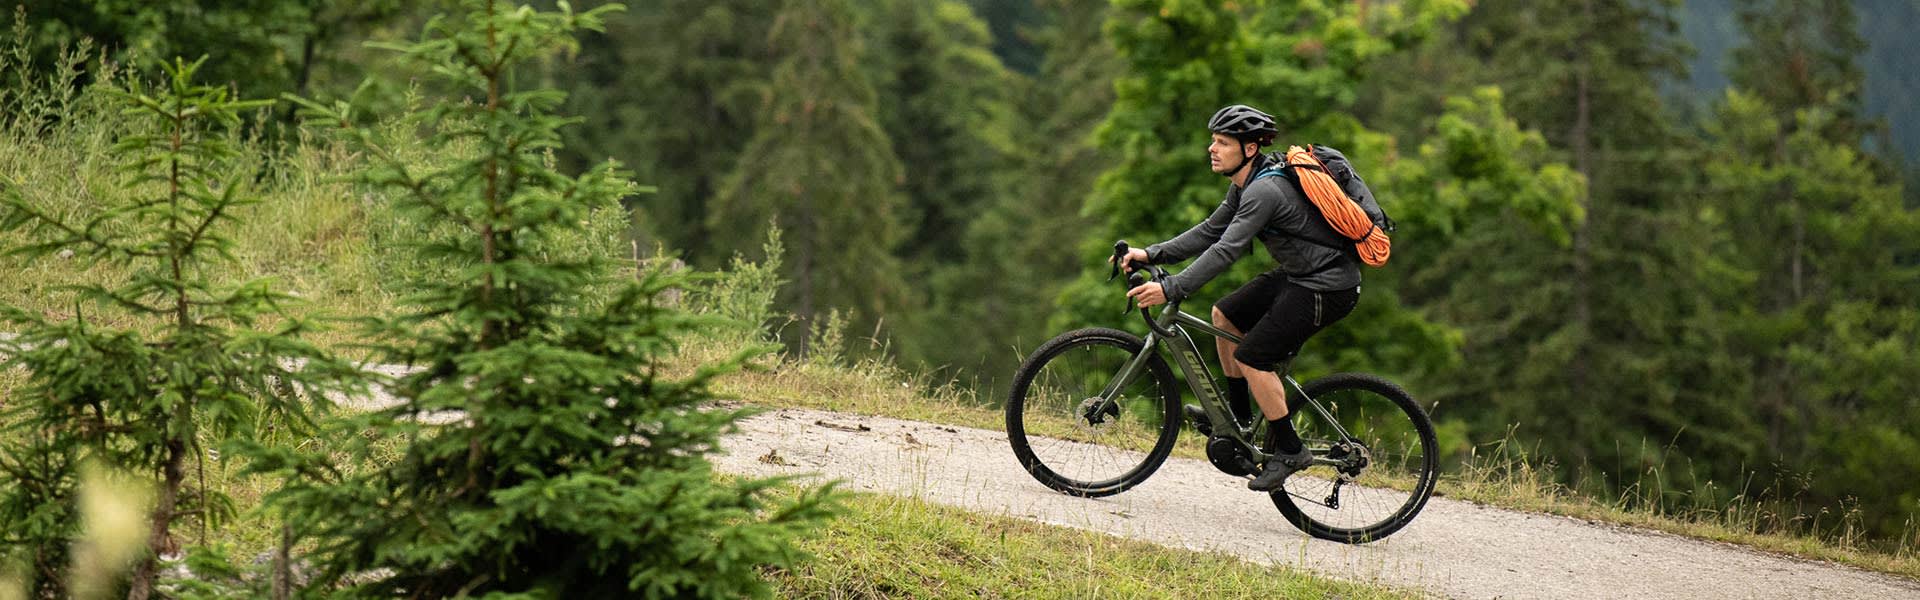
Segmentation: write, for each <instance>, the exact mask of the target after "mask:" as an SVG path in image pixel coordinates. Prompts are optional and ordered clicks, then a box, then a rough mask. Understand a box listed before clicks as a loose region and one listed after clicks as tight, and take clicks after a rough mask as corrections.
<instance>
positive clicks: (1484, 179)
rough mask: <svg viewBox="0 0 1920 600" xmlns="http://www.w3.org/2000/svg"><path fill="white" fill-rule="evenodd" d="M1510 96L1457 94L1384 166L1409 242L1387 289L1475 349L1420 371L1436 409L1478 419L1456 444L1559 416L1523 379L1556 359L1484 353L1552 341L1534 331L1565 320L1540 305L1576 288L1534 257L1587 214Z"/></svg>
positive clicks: (1423, 389)
mask: <svg viewBox="0 0 1920 600" xmlns="http://www.w3.org/2000/svg"><path fill="white" fill-rule="evenodd" d="M1503 100H1504V98H1503V97H1502V95H1501V94H1500V92H1499V90H1498V89H1497V88H1482V89H1480V90H1478V91H1477V92H1475V93H1474V94H1472V95H1470V96H1462V97H1457V98H1453V99H1451V100H1449V101H1448V102H1447V110H1446V112H1445V113H1444V114H1442V115H1441V116H1440V117H1439V118H1438V119H1436V120H1434V121H1433V122H1432V124H1431V127H1432V132H1431V134H1429V135H1426V136H1424V137H1425V139H1426V141H1425V142H1423V143H1422V144H1421V145H1420V148H1419V154H1418V156H1417V158H1413V159H1409V160H1402V161H1400V162H1397V163H1395V164H1394V168H1393V169H1392V170H1391V171H1390V172H1389V173H1388V181H1390V182H1391V183H1390V185H1389V186H1388V189H1390V190H1391V191H1392V193H1393V194H1394V198H1395V199H1396V200H1397V201H1398V202H1399V203H1400V206H1402V207H1404V208H1402V209H1401V210H1400V211H1399V212H1397V213H1395V214H1396V218H1398V219H1400V223H1401V227H1400V233H1399V234H1397V235H1396V236H1395V238H1394V243H1395V245H1396V246H1398V247H1400V248H1402V249H1406V250H1411V251H1405V252H1403V253H1402V254H1400V256H1398V257H1396V258H1395V259H1394V260H1395V261H1396V262H1397V265H1396V266H1394V267H1393V269H1392V270H1393V271H1394V272H1395V273H1400V272H1404V273H1406V275H1405V276H1403V277H1398V278H1395V279H1393V280H1391V285H1392V287H1391V288H1390V289H1391V290H1393V291H1394V292H1395V293H1396V294H1397V296H1398V298H1399V300H1400V301H1401V302H1403V303H1405V304H1406V305H1408V306H1411V307H1418V308H1419V309H1420V310H1421V314H1423V315H1426V316H1427V317H1428V318H1430V319H1432V320H1433V321H1434V322H1436V323H1440V324H1444V326H1445V327H1447V329H1448V330H1449V331H1450V333H1451V335H1452V336H1453V339H1454V343H1456V344H1458V353H1459V355H1460V356H1461V357H1468V358H1472V360H1458V361H1455V362H1453V363H1450V364H1448V365H1447V368H1446V369H1444V370H1440V371H1436V372H1431V373H1426V374H1425V376H1423V377H1420V378H1419V381H1420V383H1421V384H1422V385H1420V386H1419V387H1418V389H1419V390H1420V392H1419V393H1420V394H1421V397H1422V399H1424V400H1428V401H1430V402H1433V403H1435V404H1437V405H1438V408H1437V409H1436V410H1435V411H1434V415H1435V417H1436V419H1438V420H1439V421H1440V422H1442V423H1446V422H1448V421H1449V420H1451V419H1467V420H1470V421H1472V425H1474V427H1470V428H1461V429H1457V430H1455V431H1456V432H1457V433H1456V435H1457V436H1459V437H1456V438H1455V439H1454V440H1452V441H1447V442H1444V443H1445V444H1447V445H1448V447H1450V448H1453V449H1456V450H1459V449H1463V448H1470V447H1471V445H1472V443H1473V441H1474V440H1475V439H1478V440H1480V441H1482V442H1486V441H1491V440H1493V439H1497V438H1498V437H1499V436H1500V435H1501V433H1502V432H1503V431H1504V429H1505V428H1506V427H1508V426H1509V424H1512V423H1530V422H1534V420H1536V419H1551V418H1553V416H1554V415H1555V412H1554V411H1553V410H1552V409H1551V408H1549V407H1548V405H1546V404H1542V403H1538V402H1537V401H1535V400H1532V399H1533V398H1535V397H1536V396H1537V393H1536V392H1538V389H1537V388H1535V387H1531V386H1530V385H1529V384H1525V383H1519V382H1516V381H1515V380H1516V378H1517V377H1520V376H1524V375H1525V374H1526V373H1529V372H1548V373H1551V372H1553V371H1552V370H1551V369H1541V370H1532V371H1529V370H1525V369H1522V370H1521V372H1519V373H1516V372H1515V371H1516V368H1515V365H1516V363H1515V362H1510V361H1509V360H1484V359H1482V358H1481V357H1486V356H1488V355H1490V354H1504V353H1508V352H1511V353H1514V354H1515V355H1517V356H1528V355H1530V354H1534V353H1545V352H1546V351H1547V348H1544V347H1542V344H1543V343H1542V342H1540V341H1537V340H1536V339H1535V338H1534V337H1533V336H1535V335H1536V332H1538V331H1540V330H1542V329H1551V328H1553V327H1555V326H1557V325H1558V324H1559V322H1560V319H1558V318H1557V316H1556V315H1555V314H1552V313H1544V312H1542V311H1539V310H1535V309H1534V307H1538V306H1543V305H1553V304H1555V303H1557V302H1560V301H1561V300H1560V299H1561V298H1564V297H1565V294H1566V293H1567V291H1568V286H1567V285H1566V284H1565V283H1563V282H1561V281H1552V280H1547V279H1545V278H1542V277H1538V276H1536V275H1532V274H1530V273H1529V269H1535V268H1539V269H1546V268H1551V267H1552V266H1553V265H1559V264H1564V263H1555V262H1548V263H1547V264H1535V263H1536V262H1538V261H1550V260H1551V259H1549V258H1547V257H1555V256H1559V255H1562V254H1563V253H1564V252H1565V251H1566V249H1567V247H1568V246H1569V245H1570V244H1571V233H1572V231H1573V227H1574V224H1575V223H1578V222H1579V221H1580V220H1581V219H1582V218H1583V216H1584V215H1583V213H1582V212H1581V210H1580V206H1579V204H1578V203H1577V202H1576V200H1575V199H1576V197H1577V196H1578V194H1579V192H1580V190H1581V189H1583V187H1584V184H1583V181H1582V180H1581V178H1580V176H1579V175H1578V174H1576V173H1574V172H1573V170H1572V169H1570V168H1568V167H1567V166H1566V165H1565V164H1562V163H1557V162H1552V161H1551V160H1550V158H1549V156H1550V155H1551V153H1550V152H1549V151H1548V148H1547V144H1546V141H1545V139H1544V138H1543V137H1542V136H1541V135H1540V133H1539V132H1537V131H1531V130H1524V129H1521V128H1520V126H1519V124H1518V123H1516V122H1515V121H1514V119H1513V118H1512V117H1511V116H1509V115H1508V114H1507V113H1506V109H1505V106H1504V102H1503ZM1495 224H1498V225H1495ZM1521 257H1526V258H1525V260H1521ZM1522 262H1524V263H1526V264H1525V268H1522V266H1521V265H1520V264H1517V263H1522ZM1362 343H1364V342H1362ZM1442 350H1443V351H1445V350H1446V349H1442ZM1511 360H1517V361H1521V362H1524V361H1525V359H1521V358H1517V357H1516V358H1513V359H1511Z"/></svg>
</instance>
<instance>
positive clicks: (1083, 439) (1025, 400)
mask: <svg viewBox="0 0 1920 600" xmlns="http://www.w3.org/2000/svg"><path fill="white" fill-rule="evenodd" d="M1142 351H1145V347H1144V345H1143V342H1142V340H1141V339H1140V338H1139V337H1138V336H1135V335H1133V334H1131V333H1127V332H1125V331H1120V330H1117V329H1106V328H1090V329H1079V330H1075V331H1069V332H1067V333H1064V334H1061V335H1060V336H1059V337H1055V338H1053V339H1052V340H1050V341H1048V342H1047V343H1046V344H1043V345H1041V346H1040V348H1039V349H1038V350H1034V352H1033V355H1032V356H1029V357H1027V361H1026V363H1025V364H1022V365H1021V366H1020V371H1019V372H1018V373H1017V374H1016V375H1015V376H1014V380H1013V389H1012V390H1011V391H1010V392H1008V394H1007V439H1008V440H1009V441H1011V442H1012V443H1013V454H1014V456H1016V457H1018V458H1019V459H1020V466H1022V467H1025V468H1026V469H1027V472H1028V473H1030V474H1032V475H1033V478H1034V479H1037V480H1039V481H1040V483H1042V484H1045V485H1046V486H1047V487H1050V488H1053V489H1056V490H1059V491H1061V492H1065V493H1068V494H1072V495H1075V496H1088V497H1094V496H1107V495H1111V494H1117V493H1120V492H1123V491H1126V490H1127V488H1131V487H1133V486H1135V485H1139V484H1140V482H1142V481H1145V480H1146V479H1147V476H1149V475H1152V474H1153V472H1154V470H1156V469H1159V468H1160V465H1161V463H1164V462H1166V460H1167V454H1168V453H1170V452H1172V451H1173V440H1174V437H1175V436H1176V435H1177V434H1178V433H1179V431H1180V424H1181V421H1180V416H1179V415H1180V394H1179V391H1178V390H1179V388H1177V387H1175V385H1174V379H1173V371H1172V370H1171V369H1169V368H1168V367H1167V363H1166V361H1164V360H1161V358H1160V357H1159V356H1149V357H1147V363H1146V365H1145V368H1143V369H1141V370H1140V372H1139V374H1138V375H1137V376H1135V377H1134V378H1133V379H1132V380H1131V381H1126V382H1123V383H1121V385H1120V389H1119V394H1118V395H1116V396H1115V397H1114V401H1113V402H1102V401H1101V399H1100V398H1101V392H1102V391H1104V390H1105V389H1106V387H1107V385H1108V384H1109V383H1110V382H1112V381H1113V379H1114V377H1115V376H1117V375H1119V374H1120V371H1121V369H1122V368H1123V367H1125V366H1126V364H1127V362H1128V361H1130V360H1133V357H1134V356H1135V355H1136V354H1139V353H1140V352H1142Z"/></svg>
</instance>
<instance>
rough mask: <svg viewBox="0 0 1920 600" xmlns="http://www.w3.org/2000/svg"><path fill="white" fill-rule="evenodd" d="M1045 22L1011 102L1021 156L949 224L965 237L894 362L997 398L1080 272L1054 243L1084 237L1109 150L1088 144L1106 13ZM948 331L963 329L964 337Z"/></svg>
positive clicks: (1067, 7)
mask: <svg viewBox="0 0 1920 600" xmlns="http://www.w3.org/2000/svg"><path fill="white" fill-rule="evenodd" d="M1039 10H1042V11H1045V13H1046V14H1047V15H1048V16H1049V19H1048V20H1050V21H1051V22H1053V23H1056V25H1054V26H1053V27H1050V28H1048V29H1045V30H1041V31H1038V32H1035V33H1034V35H1033V41H1034V43H1036V44H1038V46H1039V47H1041V48H1043V49H1045V51H1046V55H1045V56H1046V59H1045V61H1044V62H1043V63H1042V64H1041V65H1040V68H1039V72H1038V73H1036V74H1035V76H1034V78H1033V79H1032V80H1030V81H1024V82H1021V84H1022V85H1024V86H1025V87H1024V89H1023V90H1021V91H1020V92H1019V93H1018V94H1017V95H1018V96H1020V97H1026V98H1030V99H1031V101H1028V102H1022V103H1020V104H1018V108H1019V110H1020V113H1019V115H1018V118H1019V120H1020V121H1021V122H1025V123H1031V124H1032V125H1031V126H1029V127H1025V128H1021V129H1020V130H1019V131H1017V132H1016V135H1018V140H1019V147H1020V148H1021V149H1022V151H1021V152H1019V153H1018V154H1019V156H1020V159H1019V160H1018V161H1014V164H1013V166H1012V167H1011V168H1003V169H1002V170H1000V171H998V173H999V175H998V178H1000V179H1001V180H1003V181H1004V183H1003V184H1002V185H1003V187H1005V188H1006V189H1005V191H1003V192H1002V193H1001V194H1000V195H998V196H997V197H992V198H985V199H982V200H981V201H979V202H978V203H977V205H976V206H977V208H976V209H974V210H973V211H971V214H969V215H967V217H966V218H965V219H964V221H965V222H964V224H960V223H956V224H955V227H956V230H957V231H958V232H959V234H960V235H962V236H963V237H961V238H960V240H959V241H958V243H956V244H953V245H949V246H946V247H944V248H942V249H941V251H942V252H943V253H945V254H946V255H947V256H946V257H944V258H945V260H947V261H950V264H949V265H948V267H947V268H944V269H941V270H939V271H938V272H936V273H935V274H934V275H933V277H932V281H931V284H932V286H931V287H932V289H933V292H934V293H933V298H932V302H931V303H930V306H927V307H924V308H922V309H921V310H922V311H923V314H920V315H913V319H914V322H916V323H918V324H919V326H918V327H916V328H914V329H913V330H910V331H904V332H902V334H901V336H900V345H901V346H902V350H903V355H907V356H910V357H917V358H919V359H920V360H921V362H923V363H924V364H927V365H931V366H936V367H945V368H950V369H952V370H951V371H949V372H947V373H946V375H947V376H948V377H956V376H957V377H967V376H969V375H970V376H972V377H974V378H975V379H977V380H980V385H977V386H975V387H978V388H980V389H982V390H991V391H992V392H995V393H998V392H1000V391H1003V390H1004V388H1003V387H1002V386H1001V384H1002V383H1004V382H997V381H994V379H996V378H1000V377H1006V376H1010V375H1011V373H1012V372H1013V370H1014V369H1015V368H1016V367H1017V366H1019V363H1020V360H1021V359H1023V358H1024V354H1025V352H1026V351H1027V350H1030V349H1032V348H1033V347H1034V346H1037V345H1039V343H1040V342H1041V341H1044V340H1045V339H1046V338H1048V337H1052V336H1053V334H1054V333H1055V332H1053V331H1048V330H1046V328H1045V327H1044V325H1045V324H1046V321H1047V318H1048V317H1049V316H1050V313H1051V308H1052V306H1053V302H1054V299H1055V298H1057V297H1058V296H1059V293H1060V289H1061V287H1062V286H1064V285H1065V284H1067V283H1069V282H1071V281H1073V279H1074V278H1076V277H1078V276H1079V275H1080V273H1081V271H1082V270H1083V269H1084V268H1086V265H1085V264H1084V263H1083V262H1081V260H1080V255H1079V253H1078V252H1076V251H1074V250H1073V249H1072V247H1071V245H1070V244H1063V241H1067V240H1076V239H1079V238H1081V237H1082V236H1085V235H1086V234H1087V230H1088V229H1089V228H1090V227H1091V225H1092V223H1093V221H1092V220H1091V219H1088V218H1086V217H1085V216H1083V215H1082V214H1081V213H1080V208H1081V205H1082V204H1083V203H1084V202H1085V199H1086V198H1087V196H1088V195H1089V194H1090V193H1091V192H1092V188H1093V181H1094V178H1095V177H1097V176H1098V175H1099V174H1100V172H1101V170H1102V169H1104V168H1105V166H1106V164H1107V162H1108V153H1107V152H1104V151H1103V149H1102V148H1100V147H1099V146H1097V145H1095V144H1094V143H1093V126H1092V125H1093V124H1096V123H1098V122H1099V121H1100V119H1101V118H1102V117H1104V116H1105V115H1106V113H1107V111H1108V110H1109V109H1110V108H1111V107H1112V105H1113V87H1112V85H1111V83H1110V81H1111V79H1112V77H1113V75H1114V74H1115V72H1116V71H1117V64H1116V62H1115V60H1114V56H1113V48H1112V47H1110V46H1109V45H1108V44H1107V42H1106V40H1105V38H1103V37H1102V36H1101V33H1100V29H1101V24H1102V23H1103V22H1104V21H1105V20H1106V14H1107V7H1106V5H1104V4H1102V3H1093V2H1047V3H1043V4H1042V5H1041V6H1040V7H1039ZM954 332H966V335H964V336H956V335H953V334H954Z"/></svg>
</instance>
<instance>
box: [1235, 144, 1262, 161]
mask: <svg viewBox="0 0 1920 600" xmlns="http://www.w3.org/2000/svg"><path fill="white" fill-rule="evenodd" d="M1259 153H1260V145H1259V144H1241V145H1240V154H1241V156H1240V158H1253V155H1255V154H1259Z"/></svg>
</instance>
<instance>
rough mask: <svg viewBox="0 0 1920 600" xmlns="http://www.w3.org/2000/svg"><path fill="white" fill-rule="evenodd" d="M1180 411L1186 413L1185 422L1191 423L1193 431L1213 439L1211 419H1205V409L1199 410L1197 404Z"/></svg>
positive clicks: (1189, 405)
mask: <svg viewBox="0 0 1920 600" xmlns="http://www.w3.org/2000/svg"><path fill="white" fill-rule="evenodd" d="M1182 410H1184V411H1185V412H1186V413H1187V420H1189V421H1193V429H1194V430H1195V431H1198V432H1200V435H1204V436H1207V437H1213V419H1211V418H1208V417H1207V409H1204V408H1200V405H1198V404H1188V405H1186V406H1184V407H1182Z"/></svg>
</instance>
